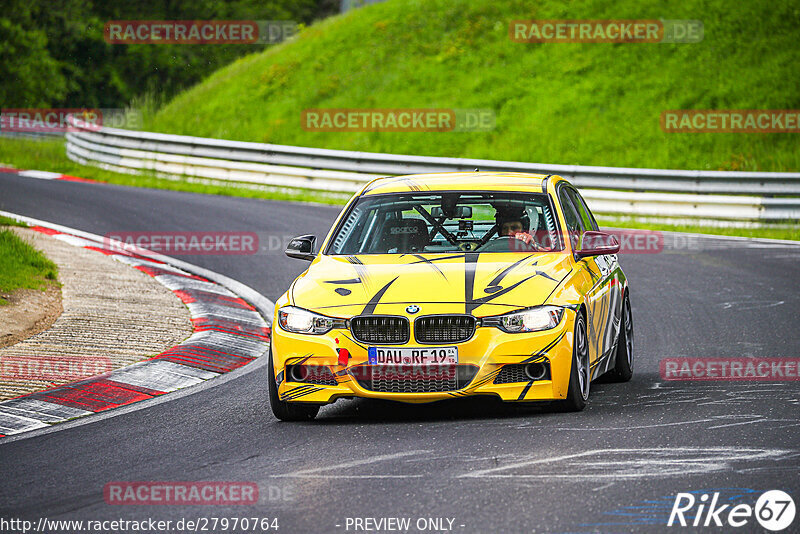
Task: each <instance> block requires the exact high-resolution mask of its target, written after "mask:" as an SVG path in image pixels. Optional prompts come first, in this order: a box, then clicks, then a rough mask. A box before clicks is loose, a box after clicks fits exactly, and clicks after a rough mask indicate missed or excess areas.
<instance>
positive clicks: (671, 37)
mask: <svg viewBox="0 0 800 534" xmlns="http://www.w3.org/2000/svg"><path fill="white" fill-rule="evenodd" d="M508 35H509V37H510V39H511V40H512V41H514V42H517V43H699V42H700V41H702V40H703V36H704V26H703V22H702V21H699V20H656V19H625V20H622V19H616V20H615V19H606V20H577V19H547V20H512V21H511V23H510V24H509V26H508Z"/></svg>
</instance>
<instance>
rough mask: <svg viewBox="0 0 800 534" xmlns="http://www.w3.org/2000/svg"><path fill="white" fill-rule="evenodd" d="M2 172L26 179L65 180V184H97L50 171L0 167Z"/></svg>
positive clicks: (93, 181) (85, 179)
mask: <svg viewBox="0 0 800 534" xmlns="http://www.w3.org/2000/svg"><path fill="white" fill-rule="evenodd" d="M0 172H5V173H8V174H18V175H19V176H22V177H24V178H36V179H38V180H63V181H65V182H90V183H95V182H96V180H89V179H87V178H78V177H77V176H70V175H69V174H61V173H58V172H50V171H26V170H23V169H15V168H14V167H0Z"/></svg>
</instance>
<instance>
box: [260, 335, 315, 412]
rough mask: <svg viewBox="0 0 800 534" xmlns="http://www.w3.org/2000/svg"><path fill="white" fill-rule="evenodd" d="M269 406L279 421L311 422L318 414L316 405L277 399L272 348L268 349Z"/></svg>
mask: <svg viewBox="0 0 800 534" xmlns="http://www.w3.org/2000/svg"><path fill="white" fill-rule="evenodd" d="M268 365H269V370H268V374H269V376H268V380H267V381H268V382H269V405H270V407H271V408H272V413H273V414H274V415H275V417H277V418H278V419H280V420H281V421H311V420H312V419H314V418H315V417H316V416H317V412H319V405H318V404H305V403H303V404H301V403H295V402H286V401H282V400H280V399H279V398H278V385H277V384H276V383H275V365H274V364H273V363H272V346H270V348H269V364H268Z"/></svg>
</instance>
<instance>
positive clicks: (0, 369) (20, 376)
mask: <svg viewBox="0 0 800 534" xmlns="http://www.w3.org/2000/svg"><path fill="white" fill-rule="evenodd" d="M112 369H113V366H112V364H111V359H110V358H108V357H107V356H86V357H75V356H25V357H20V356H3V357H0V377H1V378H3V379H4V380H44V381H46V382H72V381H75V380H81V379H83V378H89V377H90V376H96V375H101V374H104V373H108V372H110V371H111V370H112Z"/></svg>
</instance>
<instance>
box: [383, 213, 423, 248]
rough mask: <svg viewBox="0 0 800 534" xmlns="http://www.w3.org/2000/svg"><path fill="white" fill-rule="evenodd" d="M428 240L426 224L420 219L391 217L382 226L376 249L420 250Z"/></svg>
mask: <svg viewBox="0 0 800 534" xmlns="http://www.w3.org/2000/svg"><path fill="white" fill-rule="evenodd" d="M428 241H429V235H428V225H427V224H426V223H425V221H423V220H422V219H391V220H388V221H386V224H385V225H384V226H383V232H382V234H381V239H380V241H379V242H378V251H379V252H390V251H393V252H394V251H396V252H397V253H400V254H405V253H409V252H420V251H422V249H423V248H425V245H427V244H428ZM395 249H396V250H395Z"/></svg>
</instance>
